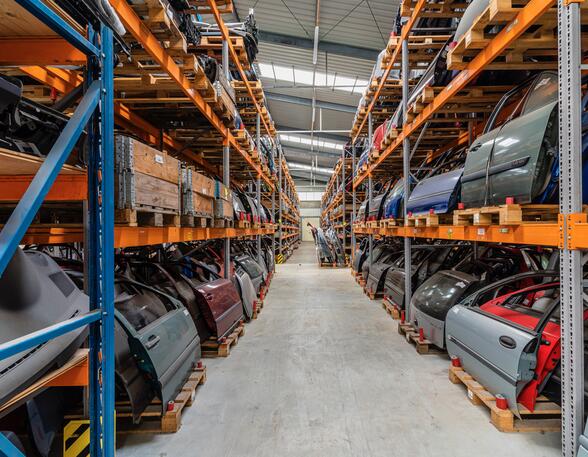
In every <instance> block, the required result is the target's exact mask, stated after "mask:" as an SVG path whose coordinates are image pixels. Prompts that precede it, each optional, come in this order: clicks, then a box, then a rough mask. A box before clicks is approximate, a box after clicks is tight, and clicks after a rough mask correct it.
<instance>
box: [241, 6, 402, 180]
mask: <svg viewBox="0 0 588 457" xmlns="http://www.w3.org/2000/svg"><path fill="white" fill-rule="evenodd" d="M233 5H234V7H235V16H236V17H235V19H236V20H243V19H244V18H245V17H246V16H247V14H248V13H249V10H250V9H251V8H253V10H254V12H255V19H256V22H257V26H258V28H259V30H260V43H259V54H258V56H257V60H258V66H259V68H258V69H259V73H260V74H261V79H262V82H263V86H264V89H265V93H266V97H267V99H268V100H267V102H268V105H269V109H270V112H271V115H272V117H273V119H274V122H275V124H276V126H277V127H278V131H280V132H285V133H283V136H282V144H283V146H284V148H283V149H284V153H285V155H286V158H287V160H288V162H289V164H290V168H291V171H292V174H293V176H294V178H295V179H296V180H297V181H298V182H300V183H301V184H304V183H308V179H309V178H310V175H311V170H310V168H311V164H313V162H315V163H316V165H315V166H313V167H312V168H313V169H312V175H313V177H314V179H315V180H316V181H317V184H318V183H320V182H326V181H327V180H328V179H329V176H330V174H329V172H328V171H329V169H332V167H333V166H334V164H335V162H336V160H337V158H338V157H339V156H340V155H341V150H342V146H343V144H344V143H345V142H346V141H347V139H348V133H347V131H348V130H349V129H350V128H351V124H352V122H353V117H354V115H355V110H356V108H357V104H358V103H359V99H360V97H361V94H362V92H363V90H364V88H365V86H366V84H367V83H368V81H369V78H370V75H371V71H372V67H373V65H374V63H375V61H376V58H377V55H378V53H379V52H380V51H381V50H382V49H383V48H384V47H385V46H386V43H387V41H388V36H389V34H390V31H391V30H392V28H393V25H394V20H395V17H396V12H397V10H398V0H392V1H384V0H233ZM317 8H318V11H319V14H318V26H319V33H318V52H317V59H316V66H315V65H314V64H313V54H314V51H313V47H314V41H315V40H314V38H315V21H316V19H317V17H316V13H317ZM313 80H314V86H313ZM313 99H314V117H313ZM311 130H312V131H313V138H314V140H315V141H314V143H313V142H311V141H310V134H309V131H311ZM296 131H300V132H298V133H296Z"/></svg>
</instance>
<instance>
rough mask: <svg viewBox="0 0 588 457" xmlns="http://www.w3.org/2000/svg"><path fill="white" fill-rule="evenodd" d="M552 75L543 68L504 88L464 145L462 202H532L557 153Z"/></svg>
mask: <svg viewBox="0 0 588 457" xmlns="http://www.w3.org/2000/svg"><path fill="white" fill-rule="evenodd" d="M556 105H557V74H555V73H552V72H543V73H540V74H539V75H537V76H536V77H535V78H533V79H532V80H529V81H527V82H526V83H524V84H522V85H521V86H519V87H517V88H515V89H513V90H512V91H510V92H509V93H507V94H506V95H505V96H504V97H503V98H502V100H501V101H500V102H499V104H498V105H497V107H496V109H495V110H494V112H493V113H492V115H491V116H490V119H489V120H488V124H487V125H486V129H485V131H484V134H483V135H482V136H480V137H479V138H478V139H476V141H475V142H474V143H473V144H472V146H471V147H470V149H469V151H468V154H467V156H466V163H465V169H464V173H463V176H462V196H461V198H462V202H463V203H464V204H465V206H466V207H480V206H486V205H499V204H503V203H504V202H505V199H506V197H514V199H515V202H516V203H529V202H531V201H533V199H534V198H536V197H537V196H538V195H539V194H540V193H541V192H542V191H543V190H544V188H545V186H546V185H547V182H548V181H549V177H550V173H551V164H552V163H553V160H554V158H555V154H556V153H557V149H556V144H557V109H556Z"/></svg>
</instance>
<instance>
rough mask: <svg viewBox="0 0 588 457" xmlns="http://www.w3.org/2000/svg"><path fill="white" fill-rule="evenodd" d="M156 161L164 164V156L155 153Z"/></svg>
mask: <svg viewBox="0 0 588 457" xmlns="http://www.w3.org/2000/svg"><path fill="white" fill-rule="evenodd" d="M155 161H156V162H157V163H161V164H163V156H162V155H159V154H155Z"/></svg>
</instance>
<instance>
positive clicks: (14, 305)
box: [0, 249, 89, 404]
mask: <svg viewBox="0 0 588 457" xmlns="http://www.w3.org/2000/svg"><path fill="white" fill-rule="evenodd" d="M88 310H89V306H88V296H87V295H85V294H84V293H83V292H81V291H80V290H79V289H78V287H77V286H76V285H75V283H74V282H73V281H72V280H71V279H70V278H69V277H68V276H67V274H65V273H64V272H63V270H62V269H61V267H60V266H59V265H57V263H56V262H55V261H54V260H53V259H52V258H51V257H50V256H48V255H47V254H45V253H42V252H38V251H27V252H24V251H22V250H21V249H17V250H16V251H15V253H14V255H13V257H12V259H11V260H10V262H9V264H8V266H7V268H6V270H5V271H4V273H3V275H2V277H1V278H0V343H5V342H7V341H11V340H14V339H16V338H19V337H21V336H23V335H26V334H29V333H32V332H35V331H37V330H40V329H42V328H45V327H48V326H50V325H53V324H56V323H58V322H63V321H65V320H67V319H70V318H72V317H76V316H81V315H83V314H84V313H86V312H88ZM86 334H87V331H86V329H84V328H80V329H77V330H74V331H71V332H68V333H66V334H64V335H61V336H59V337H57V338H54V339H51V340H49V341H47V342H45V343H41V344H39V345H38V346H35V347H33V348H30V349H28V350H26V351H23V352H20V353H18V354H15V355H13V356H11V357H8V358H5V359H3V360H0V404H2V403H4V402H5V401H6V400H8V399H9V398H10V397H11V396H12V395H14V394H15V393H17V392H19V391H21V390H23V389H25V388H26V387H28V386H29V385H31V384H32V383H33V382H35V381H36V380H37V379H38V378H39V377H41V376H42V375H43V374H44V373H45V372H46V371H47V370H49V369H50V368H51V367H53V366H55V365H61V364H63V363H65V362H66V361H67V360H68V359H69V358H70V357H71V356H72V355H73V353H74V352H75V350H76V349H77V348H78V347H79V346H80V345H81V344H82V342H83V340H84V339H85V336H86Z"/></svg>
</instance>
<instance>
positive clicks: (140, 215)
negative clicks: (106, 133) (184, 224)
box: [115, 135, 181, 226]
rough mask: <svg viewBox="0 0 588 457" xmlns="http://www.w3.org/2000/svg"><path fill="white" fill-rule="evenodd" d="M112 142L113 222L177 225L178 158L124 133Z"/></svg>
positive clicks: (178, 205) (178, 196)
mask: <svg viewBox="0 0 588 457" xmlns="http://www.w3.org/2000/svg"><path fill="white" fill-rule="evenodd" d="M115 145H116V148H115V191H116V199H115V202H116V212H115V221H116V223H119V224H125V225H131V226H136V225H156V226H161V225H175V226H178V225H179V224H180V221H179V216H180V176H181V168H180V161H179V160H177V159H175V158H173V157H171V156H169V155H168V154H167V153H165V152H161V151H158V150H157V149H154V148H152V147H151V146H147V145H146V144H143V143H141V142H140V141H138V140H136V139H134V138H131V137H128V136H124V135H117V137H116V138H115Z"/></svg>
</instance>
